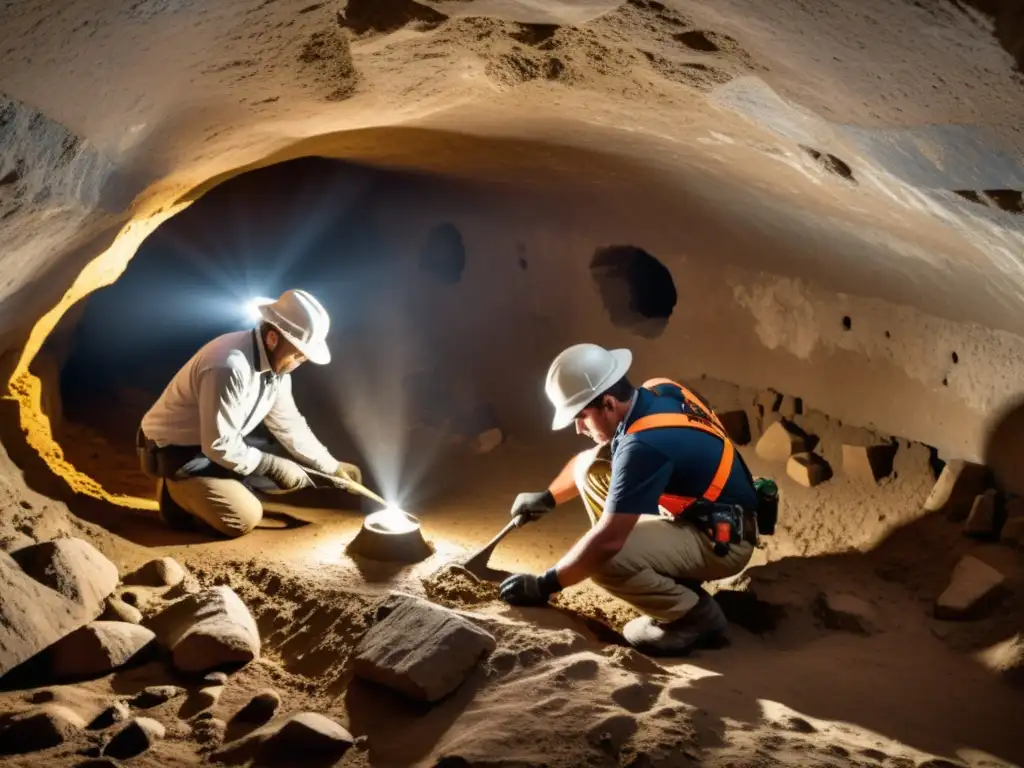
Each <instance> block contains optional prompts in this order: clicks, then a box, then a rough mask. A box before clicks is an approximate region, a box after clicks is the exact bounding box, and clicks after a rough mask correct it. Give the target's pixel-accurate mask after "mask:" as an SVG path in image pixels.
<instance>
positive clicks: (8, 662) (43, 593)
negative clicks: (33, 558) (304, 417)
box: [0, 554, 94, 677]
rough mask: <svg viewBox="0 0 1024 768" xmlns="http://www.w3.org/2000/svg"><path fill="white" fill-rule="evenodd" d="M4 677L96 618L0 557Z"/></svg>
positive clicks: (0, 671)
mask: <svg viewBox="0 0 1024 768" xmlns="http://www.w3.org/2000/svg"><path fill="white" fill-rule="evenodd" d="M0 596H2V599H0V677H2V676H3V675H5V674H7V673H8V672H10V671H11V670H12V669H14V667H16V666H18V665H19V664H21V663H22V662H23V661H26V660H28V659H30V658H31V657H33V656H35V655H36V654H37V653H39V652H40V651H42V650H43V649H45V648H48V647H49V646H51V645H52V644H53V643H55V642H57V641H58V640H60V639H61V638H62V637H64V636H66V635H68V634H70V633H71V632H74V631H75V630H76V629H78V628H79V627H81V626H83V625H84V624H86V623H88V622H89V621H90V620H91V619H93V618H94V616H93V615H90V612H89V611H88V610H87V609H86V608H85V607H83V606H82V605H80V604H78V603H75V602H73V601H71V600H69V599H68V598H66V597H64V596H63V595H61V594H59V593H58V592H55V591H54V590H52V589H50V588H48V587H45V586H43V585H42V584H40V583H39V582H38V581H36V580H35V579H33V578H31V577H30V576H28V575H27V574H26V573H24V572H23V571H22V570H21V569H20V568H19V567H18V564H17V563H16V562H15V561H14V560H13V559H12V558H11V557H10V556H9V555H6V554H4V555H0Z"/></svg>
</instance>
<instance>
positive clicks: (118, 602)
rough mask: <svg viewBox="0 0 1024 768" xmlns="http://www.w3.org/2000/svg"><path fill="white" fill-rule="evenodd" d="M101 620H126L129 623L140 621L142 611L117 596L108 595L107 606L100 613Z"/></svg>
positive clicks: (138, 622) (139, 622)
mask: <svg viewBox="0 0 1024 768" xmlns="http://www.w3.org/2000/svg"><path fill="white" fill-rule="evenodd" d="M100 619H101V620H102V621H126V622H128V623H129V624H141V623H142V611H140V610H139V609H138V608H136V607H135V606H134V605H128V603H126V602H125V601H124V600H122V599H120V598H118V597H113V596H112V597H110V598H108V600H107V607H106V609H104V611H103V613H102V614H101V615H100Z"/></svg>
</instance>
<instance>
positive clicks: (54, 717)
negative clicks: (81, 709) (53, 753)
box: [0, 704, 85, 755]
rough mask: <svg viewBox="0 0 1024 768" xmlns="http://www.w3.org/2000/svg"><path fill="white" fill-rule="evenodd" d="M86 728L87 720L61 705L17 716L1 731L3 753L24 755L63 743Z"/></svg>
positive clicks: (0, 740) (0, 747)
mask: <svg viewBox="0 0 1024 768" xmlns="http://www.w3.org/2000/svg"><path fill="white" fill-rule="evenodd" d="M83 728H85V721H84V720H83V719H82V718H81V717H80V716H79V715H78V714H77V713H75V712H73V711H71V710H70V709H68V708H67V707H62V706H60V705H59V704H47V705H45V706H43V707H40V708H39V709H36V710H32V711H31V712H26V713H24V714H21V715H15V716H14V717H13V718H11V720H10V722H9V723H8V724H7V727H6V728H4V730H3V731H0V754H8V755H10V754H22V753H25V752H36V751H38V750H40V749H49V748H50V747H56V746H57V745H59V744H63V743H64V742H65V741H67V739H69V738H70V737H72V736H73V735H74V734H75V733H77V732H78V731H80V730H82V729H83Z"/></svg>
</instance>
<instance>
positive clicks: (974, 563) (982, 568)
mask: <svg viewBox="0 0 1024 768" xmlns="http://www.w3.org/2000/svg"><path fill="white" fill-rule="evenodd" d="M1005 580H1006V578H1005V577H1004V576H1003V574H1001V573H1000V572H999V571H997V570H996V569H995V568H993V567H992V566H991V565H989V564H988V563H985V562H982V561H981V560H979V559H978V558H976V557H973V556H971V555H964V557H962V558H961V559H960V562H959V563H957V564H956V568H954V569H953V576H952V577H951V578H950V582H949V586H948V587H946V590H945V591H944V592H943V593H942V594H941V595H939V599H938V600H937V601H936V603H935V617H936V618H937V619H970V618H974V617H976V616H978V615H979V614H980V613H981V612H982V611H983V610H984V608H985V607H986V606H987V604H988V603H989V602H991V601H992V600H993V599H994V598H995V597H996V596H997V595H998V593H999V591H1000V589H1001V588H1002V585H1003V582H1004V581H1005Z"/></svg>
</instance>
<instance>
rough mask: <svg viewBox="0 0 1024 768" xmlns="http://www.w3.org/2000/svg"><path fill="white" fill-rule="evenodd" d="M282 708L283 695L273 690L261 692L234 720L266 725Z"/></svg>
mask: <svg viewBox="0 0 1024 768" xmlns="http://www.w3.org/2000/svg"><path fill="white" fill-rule="evenodd" d="M280 706H281V694H279V693H278V692H277V691H275V690H272V689H268V690H266V691H260V692H259V693H257V694H256V695H255V696H253V697H252V698H251V699H249V703H248V704H246V705H245V706H244V707H242V708H241V709H240V710H238V713H237V714H236V715H235V716H234V717H233V718H232V719H233V720H237V721H239V722H243V723H261V724H262V723H266V722H267V721H269V720H270V719H271V718H272V717H273V716H274V715H275V714H277V708H278V707H280Z"/></svg>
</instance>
